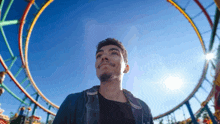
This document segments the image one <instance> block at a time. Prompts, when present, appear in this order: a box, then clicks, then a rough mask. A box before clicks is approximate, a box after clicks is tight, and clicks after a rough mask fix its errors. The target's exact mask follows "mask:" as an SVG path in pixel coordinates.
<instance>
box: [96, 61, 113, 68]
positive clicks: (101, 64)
mask: <svg viewBox="0 0 220 124" xmlns="http://www.w3.org/2000/svg"><path fill="white" fill-rule="evenodd" d="M103 65H112V64H111V63H107V62H105V63H100V65H99V66H98V68H100V67H101V66H103Z"/></svg>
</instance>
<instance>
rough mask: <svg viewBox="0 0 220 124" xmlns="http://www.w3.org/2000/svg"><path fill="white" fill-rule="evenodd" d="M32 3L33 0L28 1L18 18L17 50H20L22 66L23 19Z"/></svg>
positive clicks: (23, 63)
mask: <svg viewBox="0 0 220 124" xmlns="http://www.w3.org/2000/svg"><path fill="white" fill-rule="evenodd" d="M33 4H34V0H31V1H30V2H29V3H28V5H27V7H26V8H25V10H24V13H23V15H22V18H21V20H20V26H19V32H18V44H19V51H20V56H21V61H22V65H23V66H25V62H24V56H23V50H22V34H23V28H24V23H25V19H26V17H27V14H28V12H29V10H30V8H31V6H32V5H33Z"/></svg>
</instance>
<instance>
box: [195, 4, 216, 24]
mask: <svg viewBox="0 0 220 124" xmlns="http://www.w3.org/2000/svg"><path fill="white" fill-rule="evenodd" d="M194 1H195V2H196V4H197V5H198V6H199V7H200V9H201V10H202V12H203V13H204V14H205V16H206V18H207V19H208V22H209V24H210V26H211V28H212V27H213V23H212V20H211V18H210V16H209V14H208V13H207V12H206V10H205V8H204V7H203V6H202V4H201V3H200V2H199V1H198V0H194Z"/></svg>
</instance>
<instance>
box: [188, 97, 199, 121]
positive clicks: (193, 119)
mask: <svg viewBox="0 0 220 124" xmlns="http://www.w3.org/2000/svg"><path fill="white" fill-rule="evenodd" d="M185 104H186V107H187V109H188V111H189V114H190V116H191V119H192V122H193V124H198V123H197V121H196V118H195V117H194V114H193V112H192V109H191V107H190V104H189V101H187V102H186V103H185Z"/></svg>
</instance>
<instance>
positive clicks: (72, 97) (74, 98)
mask: <svg viewBox="0 0 220 124" xmlns="http://www.w3.org/2000/svg"><path fill="white" fill-rule="evenodd" d="M82 96H83V92H78V93H72V94H69V95H68V96H67V97H66V99H65V100H64V102H63V103H72V104H73V103H75V102H76V101H77V100H78V99H79V98H81V97H82Z"/></svg>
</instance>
